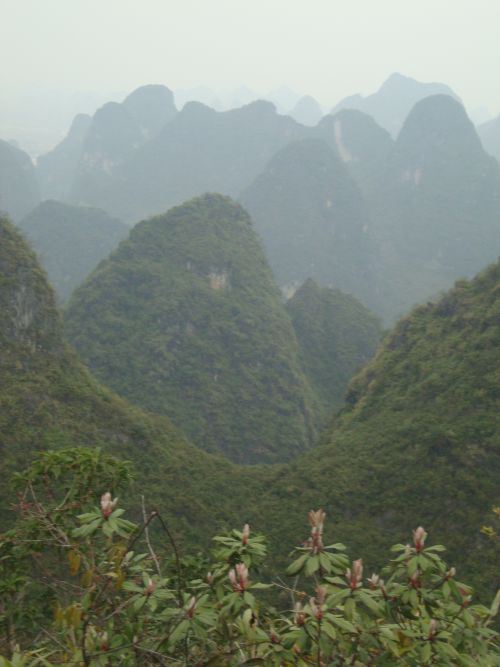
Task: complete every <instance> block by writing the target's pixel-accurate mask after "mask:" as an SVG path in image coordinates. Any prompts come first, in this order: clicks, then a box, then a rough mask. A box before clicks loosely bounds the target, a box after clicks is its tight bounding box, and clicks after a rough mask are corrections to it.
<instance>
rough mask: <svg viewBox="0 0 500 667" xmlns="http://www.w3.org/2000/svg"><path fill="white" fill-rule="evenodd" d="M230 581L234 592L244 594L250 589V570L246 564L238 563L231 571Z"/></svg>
mask: <svg viewBox="0 0 500 667" xmlns="http://www.w3.org/2000/svg"><path fill="white" fill-rule="evenodd" d="M228 576H229V581H230V582H231V585H232V587H233V591H235V592H237V593H243V592H244V591H245V590H246V589H247V587H248V568H247V566H246V565H245V563H237V564H236V567H235V568H234V569H232V570H229V575H228Z"/></svg>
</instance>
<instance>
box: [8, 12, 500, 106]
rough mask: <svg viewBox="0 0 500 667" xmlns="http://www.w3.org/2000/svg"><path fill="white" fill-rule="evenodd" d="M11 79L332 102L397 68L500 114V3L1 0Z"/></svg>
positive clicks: (21, 84) (11, 82) (27, 83)
mask: <svg viewBox="0 0 500 667" xmlns="http://www.w3.org/2000/svg"><path fill="white" fill-rule="evenodd" d="M0 69H1V82H2V87H3V89H4V91H5V90H9V91H12V94H17V93H18V92H19V93H22V92H23V91H26V90H27V89H29V88H30V87H33V86H35V85H36V86H39V87H41V88H43V89H44V88H53V89H65V90H70V91H81V90H91V91H102V92H106V91H129V90H131V89H133V88H135V87H137V86H139V85H141V84H144V83H153V82H154V83H164V84H166V85H168V86H169V87H170V88H186V87H190V86H195V85H206V86H209V87H212V88H214V89H220V88H225V87H234V86H238V85H242V84H244V85H247V86H249V87H250V88H252V89H255V90H256V91H257V92H259V93H261V94H263V93H265V92H267V91H269V90H271V89H273V88H275V87H277V86H281V85H287V86H290V87H291V88H293V89H296V90H297V91H298V92H301V93H309V94H312V95H314V96H315V97H317V98H318V99H319V101H320V102H322V103H323V104H325V105H327V106H331V105H333V104H334V103H335V102H336V101H338V99H340V98H341V97H343V96H345V95H348V94H352V93H355V92H362V93H370V92H373V91H374V90H376V89H377V88H378V87H379V85H380V84H381V83H382V81H383V80H384V79H385V78H386V77H387V76H388V75H389V74H390V73H391V72H393V71H399V72H401V73H403V74H406V75H408V76H412V77H414V78H416V79H419V80H422V81H433V80H434V81H442V82H444V83H447V84H449V85H450V86H451V87H452V88H454V89H455V91H456V92H457V93H458V94H459V95H460V96H461V97H462V99H463V100H464V102H465V104H466V106H467V107H468V108H469V109H471V110H473V109H475V108H477V107H480V106H485V107H487V108H488V109H489V111H490V112H491V113H492V114H497V113H499V112H500V85H499V70H500V0H342V1H339V0H0Z"/></svg>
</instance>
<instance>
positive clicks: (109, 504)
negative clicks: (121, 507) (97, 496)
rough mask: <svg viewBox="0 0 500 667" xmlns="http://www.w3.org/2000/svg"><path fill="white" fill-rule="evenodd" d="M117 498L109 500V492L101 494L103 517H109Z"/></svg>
mask: <svg viewBox="0 0 500 667" xmlns="http://www.w3.org/2000/svg"><path fill="white" fill-rule="evenodd" d="M117 502H118V498H115V499H114V500H111V494H110V493H109V491H107V492H106V493H105V494H104V495H102V496H101V512H102V515H103V517H104V518H105V519H107V518H108V517H109V515H110V514H111V513H112V511H113V510H114V509H115V507H116V504H117Z"/></svg>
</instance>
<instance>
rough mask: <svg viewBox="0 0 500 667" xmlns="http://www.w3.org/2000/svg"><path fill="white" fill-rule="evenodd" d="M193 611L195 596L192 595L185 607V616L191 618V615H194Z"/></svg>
mask: <svg viewBox="0 0 500 667" xmlns="http://www.w3.org/2000/svg"><path fill="white" fill-rule="evenodd" d="M195 611H196V598H195V597H194V596H193V597H192V598H191V599H190V600H189V604H188V606H187V608H186V616H187V617H188V618H193V616H194V612H195Z"/></svg>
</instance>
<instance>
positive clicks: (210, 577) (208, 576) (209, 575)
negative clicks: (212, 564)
mask: <svg viewBox="0 0 500 667" xmlns="http://www.w3.org/2000/svg"><path fill="white" fill-rule="evenodd" d="M207 582H208V585H209V586H211V585H212V584H213V583H214V575H213V574H212V573H211V572H209V573H208V574H207Z"/></svg>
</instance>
